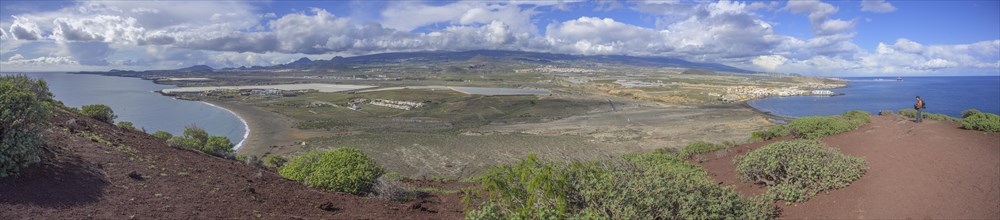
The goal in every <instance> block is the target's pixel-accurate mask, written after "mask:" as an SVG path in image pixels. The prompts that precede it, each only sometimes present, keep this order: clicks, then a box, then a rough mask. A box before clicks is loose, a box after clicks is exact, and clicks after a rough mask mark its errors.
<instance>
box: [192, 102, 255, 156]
mask: <svg viewBox="0 0 1000 220" xmlns="http://www.w3.org/2000/svg"><path fill="white" fill-rule="evenodd" d="M200 102H201V103H205V104H207V105H210V106H212V107H216V108H219V109H222V110H226V111H227V112H229V114H233V116H236V118H238V119H240V122H242V123H243V131H244V132H243V140H240V143H237V144H236V146H233V151H236V150H239V149H240V147H242V146H243V142H246V141H247V137H249V136H250V125H247V121H246V120H243V117H240V115H239V114H236V112H233V110H229V109H228V108H223V107H219V106H217V105H213V104H212V103H208V102H204V101H200Z"/></svg>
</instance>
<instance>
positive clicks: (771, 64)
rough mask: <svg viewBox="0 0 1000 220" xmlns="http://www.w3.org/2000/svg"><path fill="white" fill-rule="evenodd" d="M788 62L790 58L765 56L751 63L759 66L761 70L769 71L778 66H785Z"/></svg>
mask: <svg viewBox="0 0 1000 220" xmlns="http://www.w3.org/2000/svg"><path fill="white" fill-rule="evenodd" d="M786 61H788V58H785V57H784V56H781V55H765V56H758V57H757V58H754V59H753V60H752V61H751V62H752V63H753V65H757V66H759V67H761V68H764V69H767V70H774V69H775V68H777V67H778V66H781V65H784V64H785V62H786Z"/></svg>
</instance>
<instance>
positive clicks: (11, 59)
mask: <svg viewBox="0 0 1000 220" xmlns="http://www.w3.org/2000/svg"><path fill="white" fill-rule="evenodd" d="M22 59H24V56H21V54H14V56H10V58H7V61H15V60H22Z"/></svg>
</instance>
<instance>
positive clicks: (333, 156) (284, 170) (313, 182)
mask: <svg viewBox="0 0 1000 220" xmlns="http://www.w3.org/2000/svg"><path fill="white" fill-rule="evenodd" d="M384 172H385V171H384V170H383V169H382V167H380V166H379V165H378V164H376V163H375V161H374V160H372V159H371V158H369V157H368V155H365V153H364V152H362V151H361V150H358V149H356V148H351V147H341V148H337V149H334V150H330V151H325V152H312V153H304V154H302V155H299V156H297V157H295V158H293V159H292V161H289V162H288V163H287V164H285V166H283V167H281V170H279V171H278V174H281V176H283V177H285V178H288V179H291V180H295V181H300V182H304V183H305V184H306V185H307V186H309V187H313V188H322V189H329V190H334V191H340V192H346V193H352V194H362V193H365V192H370V190H371V188H372V185H373V184H374V183H375V180H376V179H377V178H378V177H379V176H381V175H382V174H383V173H384Z"/></svg>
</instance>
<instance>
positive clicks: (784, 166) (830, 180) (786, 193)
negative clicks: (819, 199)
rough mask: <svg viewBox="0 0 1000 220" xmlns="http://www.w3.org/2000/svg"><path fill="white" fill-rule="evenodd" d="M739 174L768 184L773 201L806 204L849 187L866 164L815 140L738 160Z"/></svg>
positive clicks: (764, 149) (783, 144)
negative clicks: (825, 193) (820, 195)
mask: <svg viewBox="0 0 1000 220" xmlns="http://www.w3.org/2000/svg"><path fill="white" fill-rule="evenodd" d="M734 162H735V163H736V173H737V174H738V175H739V176H740V179H742V180H743V181H747V182H752V183H758V184H764V185H767V186H768V192H769V194H770V195H771V196H773V198H775V199H780V200H784V201H787V202H802V201H806V200H808V199H809V198H812V197H813V196H815V195H816V194H817V193H819V192H823V191H826V190H829V189H837V188H842V187H846V186H848V185H849V184H850V183H851V182H853V181H854V180H857V179H858V178H861V176H862V175H864V173H865V169H866V166H865V161H864V159H861V158H859V157H853V156H845V155H842V154H840V153H839V152H838V151H837V150H836V149H834V148H827V147H825V146H823V144H822V143H820V142H819V141H815V140H795V141H783V142H777V143H773V144H769V145H767V146H764V147H761V148H759V149H757V150H755V151H752V152H750V153H747V154H746V155H744V156H741V157H737V158H735V159H734Z"/></svg>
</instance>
